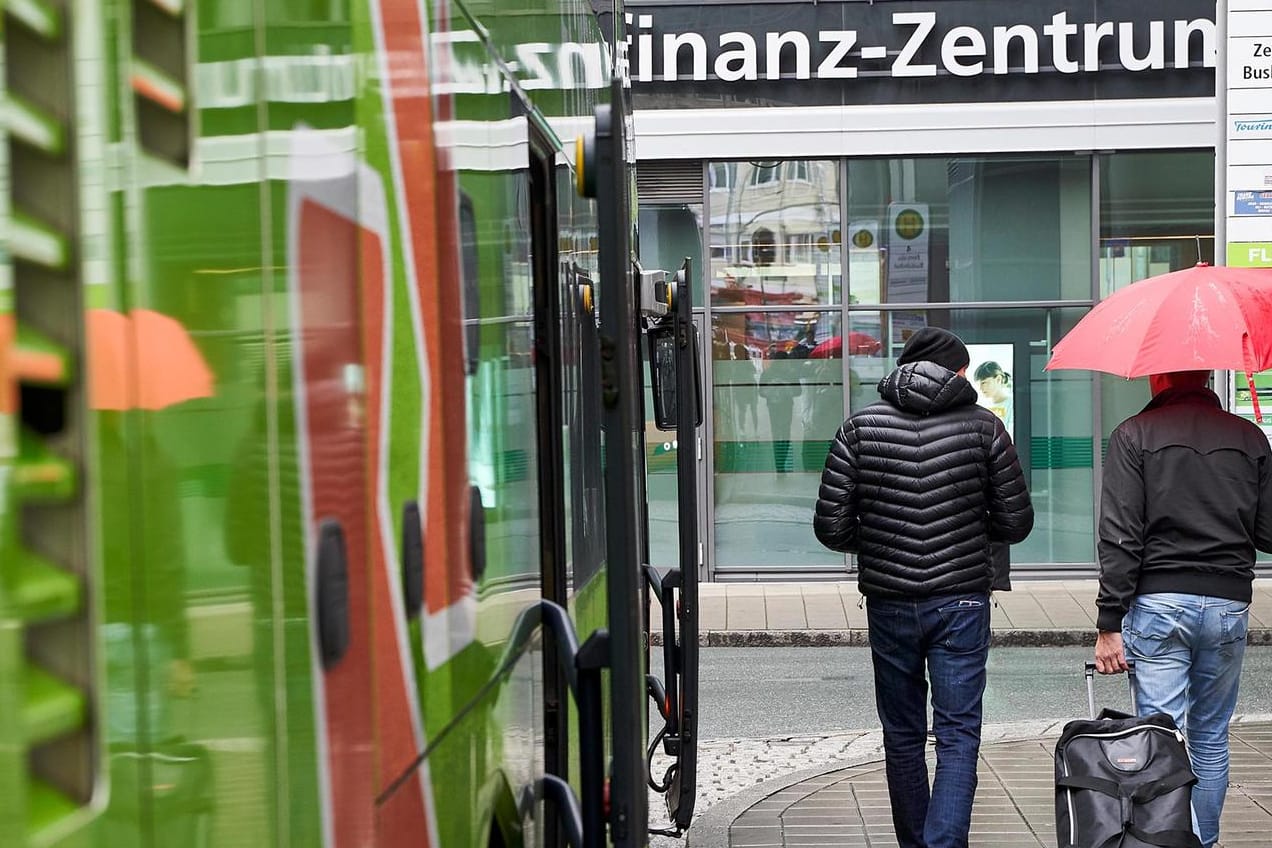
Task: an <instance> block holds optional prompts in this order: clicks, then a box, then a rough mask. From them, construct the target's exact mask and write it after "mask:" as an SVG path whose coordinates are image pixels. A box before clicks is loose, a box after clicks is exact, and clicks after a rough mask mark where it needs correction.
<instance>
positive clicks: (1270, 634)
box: [649, 627, 1272, 648]
mask: <svg viewBox="0 0 1272 848" xmlns="http://www.w3.org/2000/svg"><path fill="white" fill-rule="evenodd" d="M662 642H663V640H662V632H661V631H655V632H653V633H651V634H650V639H649V644H650V646H652V647H661V646H662ZM989 644H990V646H991V647H995V648H1073V647H1085V646H1089V645H1094V644H1095V630H1094V628H1092V629H1090V630H1088V629H1085V628H1083V629H1076V630H1075V629H1049V630H1042V629H1037V630H1026V629H1023V628H1021V629H998V630H994V631H992V632H991V634H990V641H989ZM1246 644H1247V645H1254V646H1262V645H1272V628H1269V627H1252V628H1251V629H1250V632H1249V634H1248V635H1247V636H1246ZM698 645H699V646H700V647H703V648H834V647H849V648H865V647H869V645H870V640H869V638H868V636H867V634H866V630H865V629H864V628H857V629H852V630H704V631H702V632H701V633H699V634H698Z"/></svg>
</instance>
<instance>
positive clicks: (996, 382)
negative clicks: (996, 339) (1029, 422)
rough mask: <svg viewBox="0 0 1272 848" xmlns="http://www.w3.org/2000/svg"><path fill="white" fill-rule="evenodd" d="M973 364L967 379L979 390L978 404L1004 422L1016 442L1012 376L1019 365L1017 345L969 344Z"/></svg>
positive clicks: (968, 368)
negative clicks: (1014, 364) (1015, 367)
mask: <svg viewBox="0 0 1272 848" xmlns="http://www.w3.org/2000/svg"><path fill="white" fill-rule="evenodd" d="M967 352H968V354H969V355H970V356H971V362H969V363H968V365H967V379H968V381H969V382H970V383H971V384H972V388H974V389H976V402H977V403H979V404H980V405H981V406H983V407H985V408H986V409H988V410H989V411H990V412H992V413H994V414H995V415H997V416H998V417H999V418H1000V419H1002V422H1003V426H1004V427H1006V428H1007V433H1008V435H1010V436H1011V438H1012V440H1013V441H1014V440H1015V438H1016V430H1015V427H1016V415H1015V412H1016V382H1015V379H1014V378H1013V375H1012V373H1011V372H1012V370H1013V367H1012V363H1013V362H1015V352H1014V347H1013V345H1009V344H969V345H968V346H967Z"/></svg>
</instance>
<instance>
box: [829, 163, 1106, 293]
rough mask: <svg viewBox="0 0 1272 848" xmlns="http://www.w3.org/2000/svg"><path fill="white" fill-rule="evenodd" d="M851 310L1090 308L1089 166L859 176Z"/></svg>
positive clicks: (875, 170) (934, 166)
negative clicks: (854, 306)
mask: <svg viewBox="0 0 1272 848" xmlns="http://www.w3.org/2000/svg"><path fill="white" fill-rule="evenodd" d="M848 243H849V295H850V302H851V303H860V304H869V303H925V302H927V303H951V302H957V301H1007V300H1010V301H1018V300H1067V299H1075V300H1088V299H1090V297H1091V249H1092V248H1091V164H1090V159H1089V158H1088V157H1080V156H1072V155H1069V156H1045V157H1027V158H1026V157H986V156H958V157H925V158H914V159H876V160H870V159H863V160H853V161H851V162H850V163H849V165H848Z"/></svg>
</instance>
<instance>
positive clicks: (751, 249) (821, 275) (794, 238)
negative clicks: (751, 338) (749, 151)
mask: <svg viewBox="0 0 1272 848" xmlns="http://www.w3.org/2000/svg"><path fill="white" fill-rule="evenodd" d="M708 174H709V176H708V178H709V180H710V183H709V185H710V201H711V223H710V234H709V239H710V244H711V275H712V286H711V294H712V301H713V302H716V303H722V304H723V303H732V304H738V305H741V304H751V303H754V304H778V303H785V304H795V303H808V304H830V303H835V302H836V301H837V300H838V295H837V292H838V291H839V287H840V261H839V242H840V232H839V175H838V168H837V166H836V164H835V163H834V162H806V161H793V162H777V161H774V162H717V163H713V164H712V165H711V167H710V170H709V172H708Z"/></svg>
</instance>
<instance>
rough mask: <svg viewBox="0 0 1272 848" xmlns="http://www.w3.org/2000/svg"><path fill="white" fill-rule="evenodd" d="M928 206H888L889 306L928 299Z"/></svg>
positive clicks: (896, 204)
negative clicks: (890, 304)
mask: <svg viewBox="0 0 1272 848" xmlns="http://www.w3.org/2000/svg"><path fill="white" fill-rule="evenodd" d="M928 220H929V216H928V205H927V204H926V203H890V204H888V293H887V298H886V300H887V302H888V303H922V302H923V301H925V300H927V299H928V270H929V268H928V264H929V263H928V233H929V230H930V229H931V227H930V226H929V224H928Z"/></svg>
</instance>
